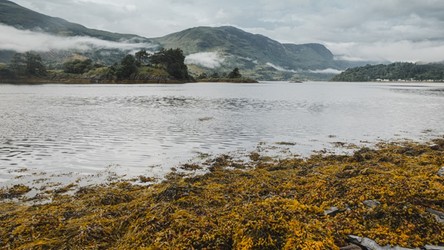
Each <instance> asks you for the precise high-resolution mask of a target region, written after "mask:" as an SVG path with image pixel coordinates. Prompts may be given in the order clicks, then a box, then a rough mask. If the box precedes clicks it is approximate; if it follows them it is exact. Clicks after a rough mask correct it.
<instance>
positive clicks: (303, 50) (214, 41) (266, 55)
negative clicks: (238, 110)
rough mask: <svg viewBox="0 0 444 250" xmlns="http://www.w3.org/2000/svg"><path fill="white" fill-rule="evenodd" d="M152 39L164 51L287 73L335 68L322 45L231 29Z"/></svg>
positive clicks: (194, 30)
mask: <svg viewBox="0 0 444 250" xmlns="http://www.w3.org/2000/svg"><path fill="white" fill-rule="evenodd" d="M153 40H154V41H156V42H158V43H160V44H161V45H162V46H164V47H165V48H182V49H183V51H184V53H185V54H186V55H190V54H194V53H200V52H218V53H220V55H222V56H225V57H227V56H236V57H238V58H243V59H247V60H249V61H252V62H256V63H257V64H263V65H265V64H267V63H271V64H272V65H275V66H278V67H281V68H283V69H288V70H296V69H304V70H307V69H325V68H332V67H333V68H335V67H336V64H335V61H334V59H333V54H332V53H331V52H330V51H329V50H328V49H327V48H325V47H324V46H323V45H321V44H301V45H296V44H281V43H279V42H278V41H275V40H272V39H270V38H268V37H265V36H263V35H257V34H251V33H248V32H245V31H243V30H240V29H237V28H235V27H230V26H223V27H214V28H213V27H197V28H191V29H187V30H184V31H180V32H177V33H173V34H170V35H167V36H164V37H160V38H154V39H153Z"/></svg>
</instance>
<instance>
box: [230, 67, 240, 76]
mask: <svg viewBox="0 0 444 250" xmlns="http://www.w3.org/2000/svg"><path fill="white" fill-rule="evenodd" d="M241 77H242V75H241V73H239V68H234V69H233V71H231V72H230V73H229V74H228V78H241Z"/></svg>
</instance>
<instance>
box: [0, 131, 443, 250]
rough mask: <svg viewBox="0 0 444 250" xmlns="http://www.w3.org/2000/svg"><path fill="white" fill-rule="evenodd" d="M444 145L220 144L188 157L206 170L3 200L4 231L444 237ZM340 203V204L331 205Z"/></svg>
mask: <svg viewBox="0 0 444 250" xmlns="http://www.w3.org/2000/svg"><path fill="white" fill-rule="evenodd" d="M432 143H433V144H432ZM436 145H437V146H436ZM442 145H444V143H443V142H442V140H438V139H437V140H434V141H433V142H431V143H423V144H419V143H413V142H405V143H382V144H380V145H378V146H377V147H376V148H373V149H370V148H361V149H359V150H357V151H356V152H355V153H354V154H352V155H324V154H316V155H313V156H311V157H309V158H298V157H294V158H291V157H290V158H287V159H280V160H276V159H274V160H270V159H268V158H267V157H262V156H261V155H259V153H257V152H255V153H252V155H251V161H250V162H245V163H244V164H242V163H240V162H239V161H236V160H234V159H233V157H230V156H228V155H222V156H220V157H217V158H216V159H213V160H209V161H208V162H206V163H205V164H204V165H202V166H199V165H198V164H188V165H186V166H183V168H182V169H190V170H194V169H199V168H209V169H210V170H211V171H210V172H208V173H205V174H202V175H197V176H196V175H186V174H182V173H176V172H173V173H170V174H169V175H168V176H166V178H165V180H164V181H163V182H160V183H153V184H151V185H149V186H146V185H137V184H134V183H133V184H132V183H128V182H125V181H116V182H114V183H111V184H109V185H98V186H91V187H83V188H79V190H78V191H77V192H75V193H74V194H73V195H68V194H65V191H66V190H67V188H71V187H73V186H70V185H68V186H67V188H63V189H61V190H57V191H56V192H53V193H52V194H51V195H52V201H51V202H49V203H47V204H40V205H30V204H27V203H24V202H12V201H6V200H3V201H1V202H0V242H1V246H2V247H3V248H4V249H88V248H91V249H141V248H146V249H205V248H206V249H232V248H235V249H339V248H340V247H342V246H346V245H348V241H349V237H348V236H349V235H357V236H359V237H367V238H369V239H372V240H374V241H375V242H376V243H377V244H379V245H381V246H384V245H392V246H401V247H423V246H425V245H427V244H432V245H444V224H443V223H441V222H440V221H439V220H437V219H436V214H438V213H442V212H443V211H444V177H442V176H440V175H438V171H439V170H440V169H441V168H442V166H443V164H444V151H443V149H444V147H443V146H442ZM141 181H142V178H141ZM147 181H151V180H147ZM28 189H29V187H28V188H24V187H18V186H17V187H12V188H10V189H7V190H6V189H5V190H2V195H3V196H4V197H9V196H11V194H14V196H17V195H22V194H24V193H26V190H28ZM28 191H29V190H28ZM332 207H334V208H335V211H336V212H335V213H334V214H331V213H326V212H325V211H329V210H330V209H331V208H332ZM430 211H434V213H435V214H433V213H430Z"/></svg>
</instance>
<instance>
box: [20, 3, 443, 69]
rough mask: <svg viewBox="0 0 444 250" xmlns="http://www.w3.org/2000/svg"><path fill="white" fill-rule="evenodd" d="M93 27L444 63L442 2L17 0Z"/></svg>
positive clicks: (361, 57) (377, 58)
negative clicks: (201, 31)
mask: <svg viewBox="0 0 444 250" xmlns="http://www.w3.org/2000/svg"><path fill="white" fill-rule="evenodd" d="M12 1H14V2H15V3H17V4H20V5H22V6H24V7H27V8H30V9H32V10H35V11H38V12H41V13H44V14H47V15H50V16H56V17H61V18H63V19H66V20H68V21H71V22H75V23H80V24H82V25H85V26H86V27H88V28H95V29H103V30H107V31H112V32H119V33H131V34H137V35H141V36H145V37H159V36H164V35H167V34H169V33H173V32H177V31H181V30H184V29H187V28H191V27H196V26H223V25H231V26H235V27H238V28H241V29H243V30H245V31H247V32H252V33H255V34H262V35H265V36H268V37H270V38H272V39H274V40H277V41H280V42H286V43H297V44H300V43H321V44H324V45H326V46H327V48H329V49H330V50H331V51H332V52H333V53H334V54H335V55H336V56H337V58H339V59H347V60H372V61H384V60H388V61H410V62H434V61H444V28H443V27H444V1H443V0H369V1H358V0H256V1H253V0H243V1H241V0H224V1H220V0H162V1H160V0H45V1H36V0H12Z"/></svg>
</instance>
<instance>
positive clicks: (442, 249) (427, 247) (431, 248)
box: [424, 245, 444, 250]
mask: <svg viewBox="0 0 444 250" xmlns="http://www.w3.org/2000/svg"><path fill="white" fill-rule="evenodd" d="M424 249H425V250H444V246H442V247H441V246H433V245H425V246H424Z"/></svg>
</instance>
